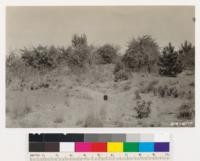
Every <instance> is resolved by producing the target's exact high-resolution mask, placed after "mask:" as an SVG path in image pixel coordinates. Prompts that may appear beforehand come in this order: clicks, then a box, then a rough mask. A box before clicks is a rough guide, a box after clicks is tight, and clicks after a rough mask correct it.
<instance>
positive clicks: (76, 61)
mask: <svg viewBox="0 0 200 161" xmlns="http://www.w3.org/2000/svg"><path fill="white" fill-rule="evenodd" d="M117 52H118V48H117V47H114V46H113V45H110V44H105V45H103V46H100V47H94V46H92V45H88V42H87V37H86V35H85V34H83V35H76V34H75V35H74V36H73V37H72V40H71V46H69V47H67V48H65V47H55V46H50V47H47V46H42V45H39V46H37V47H32V48H24V49H21V50H20V54H18V56H17V54H15V53H13V54H10V55H9V56H8V57H7V61H6V66H7V68H9V69H11V68H13V69H15V66H16V64H17V65H18V64H25V66H27V67H31V68H33V69H37V70H39V71H42V70H44V71H46V70H52V69H54V68H56V67H57V66H59V65H62V64H64V65H68V66H69V67H70V68H71V69H72V70H76V69H78V70H80V69H85V68H86V67H87V66H88V65H91V64H93V63H95V64H111V63H115V61H116V60H117V57H118V55H117Z"/></svg>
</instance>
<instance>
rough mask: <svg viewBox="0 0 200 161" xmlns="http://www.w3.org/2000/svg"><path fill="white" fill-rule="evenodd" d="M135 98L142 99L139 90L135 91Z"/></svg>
mask: <svg viewBox="0 0 200 161" xmlns="http://www.w3.org/2000/svg"><path fill="white" fill-rule="evenodd" d="M135 99H141V96H140V93H139V91H138V90H136V91H135Z"/></svg>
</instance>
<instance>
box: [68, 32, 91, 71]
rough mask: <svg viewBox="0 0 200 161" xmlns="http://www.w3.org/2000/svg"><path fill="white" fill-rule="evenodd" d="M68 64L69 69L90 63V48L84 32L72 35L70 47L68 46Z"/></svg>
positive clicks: (79, 67)
mask: <svg viewBox="0 0 200 161" xmlns="http://www.w3.org/2000/svg"><path fill="white" fill-rule="evenodd" d="M68 52H69V53H68V65H69V67H70V68H71V69H73V70H74V69H75V70H76V69H78V71H79V70H80V69H81V68H82V69H83V70H84V68H85V67H86V65H87V64H89V63H90V48H89V46H88V44H87V37H86V35H85V34H83V35H81V36H78V35H76V34H75V35H74V36H73V37H72V48H68Z"/></svg>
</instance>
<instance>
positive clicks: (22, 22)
mask: <svg viewBox="0 0 200 161" xmlns="http://www.w3.org/2000/svg"><path fill="white" fill-rule="evenodd" d="M6 14H7V17H6V21H7V22H6V25H7V26H6V32H7V41H6V42H7V50H8V51H9V50H13V49H19V48H23V47H31V46H35V45H38V44H43V45H56V46H63V45H65V46H67V45H70V43H71V37H72V35H73V34H74V33H78V34H81V33H85V34H86V35H87V38H88V42H89V43H93V44H94V45H102V44H104V43H111V44H116V45H119V46H120V47H121V48H122V51H124V50H125V48H126V46H127V43H128V42H129V41H130V40H131V38H132V37H138V36H142V35H146V34H147V35H152V37H153V38H154V39H155V40H156V41H157V42H158V44H159V45H160V46H161V47H162V46H164V45H166V44H168V42H169V41H171V42H172V43H173V44H174V45H175V46H177V47H178V46H180V44H181V43H182V42H183V41H185V40H188V41H190V42H192V43H193V44H194V35H195V33H194V22H193V21H192V18H193V17H194V15H195V10H194V7H192V6H185V7H184V6H173V7H172V6H165V7H163V6H162V7H161V6H157V7H155V6H149V7H148V6H146V7H144V6H134V7H132V6H131V7H130V6H129V7H8V8H7V13H6Z"/></svg>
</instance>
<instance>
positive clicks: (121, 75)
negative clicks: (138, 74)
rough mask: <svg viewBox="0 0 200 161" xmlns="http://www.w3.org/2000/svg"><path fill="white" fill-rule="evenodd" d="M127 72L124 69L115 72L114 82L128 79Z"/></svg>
mask: <svg viewBox="0 0 200 161" xmlns="http://www.w3.org/2000/svg"><path fill="white" fill-rule="evenodd" d="M128 78H129V74H128V72H127V71H125V70H120V71H119V72H117V73H115V82H118V81H123V80H128Z"/></svg>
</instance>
